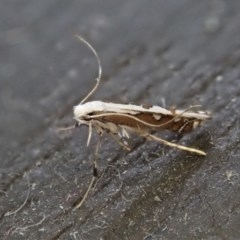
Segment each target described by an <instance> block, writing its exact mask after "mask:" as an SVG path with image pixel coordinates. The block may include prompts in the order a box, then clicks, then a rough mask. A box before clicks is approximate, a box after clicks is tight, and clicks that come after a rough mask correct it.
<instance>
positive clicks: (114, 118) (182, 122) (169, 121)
mask: <svg viewBox="0 0 240 240" xmlns="http://www.w3.org/2000/svg"><path fill="white" fill-rule="evenodd" d="M133 117H135V118H137V119H139V120H141V121H143V122H146V123H147V124H152V125H156V126H155V127H150V126H148V125H146V124H144V123H141V122H138V121H136V120H135V119H133V118H131V115H129V116H121V115H118V114H116V113H115V114H114V115H111V116H110V115H109V116H101V117H99V118H95V119H98V120H99V121H102V122H112V123H114V124H116V125H122V126H127V127H132V128H135V129H144V130H147V129H148V130H149V129H156V130H157V129H166V130H170V131H173V132H181V133H188V132H191V131H192V130H193V129H194V126H196V125H197V124H196V122H199V125H200V123H201V120H199V119H194V118H192V119H191V118H183V117H176V116H171V115H161V118H160V119H159V120H157V119H156V118H155V117H154V116H153V114H151V113H139V114H136V115H134V116H133ZM194 123H195V124H194Z"/></svg>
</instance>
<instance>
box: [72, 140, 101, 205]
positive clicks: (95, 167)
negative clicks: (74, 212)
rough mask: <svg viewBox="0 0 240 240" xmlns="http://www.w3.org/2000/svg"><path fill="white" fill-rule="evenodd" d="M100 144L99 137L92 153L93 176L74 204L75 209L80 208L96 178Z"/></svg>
mask: <svg viewBox="0 0 240 240" xmlns="http://www.w3.org/2000/svg"><path fill="white" fill-rule="evenodd" d="M100 144H101V138H99V140H98V143H97V145H96V149H95V153H94V159H93V176H92V179H91V182H90V183H89V185H88V188H87V191H86V192H85V194H84V196H83V198H82V200H81V201H80V202H79V203H78V204H77V205H76V206H75V209H78V208H80V207H81V206H82V205H83V203H84V202H85V200H86V199H87V197H88V195H89V192H90V191H91V189H92V187H93V185H94V183H95V181H96V179H97V176H98V171H97V159H98V151H99V147H100Z"/></svg>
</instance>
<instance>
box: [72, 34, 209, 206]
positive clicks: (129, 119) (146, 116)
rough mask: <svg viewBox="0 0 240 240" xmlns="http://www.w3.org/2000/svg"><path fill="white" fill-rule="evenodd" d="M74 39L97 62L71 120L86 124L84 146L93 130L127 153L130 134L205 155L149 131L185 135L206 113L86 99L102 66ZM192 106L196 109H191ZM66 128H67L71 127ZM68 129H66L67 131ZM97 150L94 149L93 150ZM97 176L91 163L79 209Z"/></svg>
mask: <svg viewBox="0 0 240 240" xmlns="http://www.w3.org/2000/svg"><path fill="white" fill-rule="evenodd" d="M77 38H78V39H79V40H80V41H82V42H83V43H85V44H86V45H87V46H88V47H89V49H90V50H91V51H92V52H93V54H94V55H95V57H96V59H97V62H98V77H97V79H96V80H97V83H96V85H95V86H94V88H93V89H92V90H91V91H90V92H89V93H88V94H87V96H86V97H85V98H84V99H83V100H82V101H81V102H80V103H79V104H78V105H77V106H75V107H74V110H73V112H74V119H75V120H76V121H77V123H76V124H75V125H74V126H73V127H79V126H81V125H87V126H88V128H89V134H88V139H87V146H88V145H89V143H90V139H91V136H92V130H93V129H95V130H96V131H97V132H98V134H99V135H100V136H102V135H103V134H104V133H108V134H110V135H111V136H112V137H113V139H115V140H116V141H117V142H118V143H119V144H120V145H121V146H122V147H124V148H125V149H127V150H130V147H129V145H128V143H127V139H128V138H129V137H130V133H131V132H134V133H136V134H138V135H139V136H142V137H145V138H146V139H147V140H152V141H156V142H159V143H162V144H164V145H167V146H170V147H174V148H178V149H181V150H185V151H188V152H192V153H196V154H199V155H203V156H205V155H206V153H205V152H204V151H202V150H198V149H196V148H191V147H187V146H183V145H180V144H175V143H172V142H169V141H166V140H164V139H161V138H159V137H156V136H155V135H153V134H151V133H150V132H151V131H158V130H170V131H174V132H179V133H188V132H191V131H192V130H194V129H195V128H197V127H198V126H200V125H201V124H202V122H204V121H205V120H207V119H209V118H210V114H209V113H208V112H203V111H191V109H192V108H194V106H193V107H190V108H188V109H186V110H177V109H170V110H168V109H165V108H162V107H159V106H144V105H140V106H139V105H132V104H118V103H108V102H102V101H91V102H86V100H87V99H88V98H89V97H90V96H91V95H92V94H93V93H94V92H95V91H96V89H97V88H98V85H99V83H100V80H101V75H102V67H101V62H100V59H99V56H98V54H97V52H96V50H95V49H94V48H93V46H92V45H91V44H90V43H89V42H87V41H86V40H85V39H83V38H82V37H80V36H77ZM195 107H196V106H195ZM73 127H70V128H73ZM68 129H69V128H68ZM97 148H98V147H97ZM96 175H97V169H96V162H95V163H94V176H93V179H92V181H91V183H90V185H89V188H88V190H87V192H86V193H85V195H84V197H83V199H82V200H81V202H80V203H78V204H77V206H76V208H79V207H80V206H81V205H82V203H83V202H84V200H85V199H86V197H87V195H88V193H89V191H90V189H91V187H92V186H93V183H94V180H95V178H96Z"/></svg>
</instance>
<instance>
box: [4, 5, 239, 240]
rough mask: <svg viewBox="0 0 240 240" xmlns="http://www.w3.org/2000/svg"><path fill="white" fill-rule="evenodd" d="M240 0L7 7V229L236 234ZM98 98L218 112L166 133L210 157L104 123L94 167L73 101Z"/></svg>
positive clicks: (89, 234) (49, 234)
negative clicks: (126, 141)
mask: <svg viewBox="0 0 240 240" xmlns="http://www.w3.org/2000/svg"><path fill="white" fill-rule="evenodd" d="M239 10H240V1H237V0H232V1H222V0H212V1H207V0H204V1H192V0H178V1H174V0H169V1H143V0H135V1H110V0H105V1H101V3H100V1H97V0H95V1H94V0H88V1H80V0H79V1H76V0H75V1H73V0H70V1H63V0H59V1H54V0H53V1H49V0H41V1H37V0H33V1H27V0H22V1H13V0H3V1H2V4H1V8H0V31H1V35H0V50H1V54H0V63H1V64H0V99H1V100H0V109H1V111H0V152H1V155H0V239H33V240H35V239H48V240H56V239H69V240H76V239H104V240H108V239H109V240H110V239H111V240H112V239H129V240H132V239H145V240H153V239H215V240H218V239H239V238H240V207H239V206H240V204H239V199H240V187H239V186H240V184H239V183H240V177H239V172H240V149H239V146H240V145H239V136H240V128H239V109H240V100H239V95H240V24H239V23H240V11H239ZM75 33H78V34H80V35H82V36H84V37H85V38H87V39H88V40H89V41H90V42H91V43H92V44H93V45H94V47H95V48H96V49H97V51H98V53H99V55H100V58H101V60H102V64H103V72H104V74H103V81H102V83H101V86H100V88H99V89H98V91H97V92H96V94H95V95H94V96H93V97H92V99H95V100H105V101H113V102H120V103H127V102H131V103H136V104H140V103H145V104H158V105H163V104H164V103H165V104H166V106H168V107H171V106H177V107H178V108H187V107H189V106H190V105H194V104H201V105H202V106H203V109H204V110H210V111H212V112H213V118H212V119H211V120H209V121H208V122H206V124H205V125H204V126H203V127H201V128H199V129H197V130H196V131H194V132H192V133H190V134H188V135H184V136H177V135H175V134H172V133H168V132H163V133H159V134H160V135H161V136H162V137H164V138H165V139H167V140H170V141H174V142H179V143H181V144H185V145H187V146H191V147H196V148H199V149H202V150H204V151H206V152H207V153H208V155H207V157H200V156H196V155H194V154H191V153H188V152H182V151H179V150H176V149H172V148H169V147H166V146H162V145H159V144H156V143H154V142H146V141H145V140H143V139H141V138H138V137H137V136H134V137H133V139H132V141H131V145H132V151H131V152H130V153H129V152H126V151H124V150H123V149H122V148H121V147H119V146H118V145H117V144H116V143H115V142H114V141H112V139H110V138H108V137H107V136H105V137H104V141H103V142H102V145H101V150H100V154H99V164H98V165H99V180H98V182H97V184H96V186H95V188H94V189H93V190H92V191H91V193H90V196H89V198H88V199H87V201H86V202H85V203H84V205H83V206H82V208H81V209H79V210H77V211H75V210H74V209H73V205H74V204H75V203H76V202H77V201H79V200H80V199H81V198H82V196H83V194H84V192H85V191H86V188H87V186H88V183H89V181H90V179H91V174H92V157H93V152H94V150H95V144H96V141H97V136H96V135H94V136H93V141H92V142H91V145H90V146H89V147H88V148H87V147H86V139H87V128H84V127H83V128H80V129H77V130H75V131H70V132H63V133H57V132H56V129H57V128H58V127H62V126H68V125H71V124H73V123H74V121H73V119H72V106H74V105H76V104H77V103H78V102H79V101H80V100H81V99H82V98H83V97H84V96H85V95H86V94H87V93H88V91H89V90H90V89H91V88H92V86H93V85H94V83H95V77H96V75H97V64H96V60H95V59H94V57H93V56H92V54H91V52H90V51H89V49H87V48H86V46H85V45H83V44H82V43H80V42H79V41H77V39H75V38H74V34H75Z"/></svg>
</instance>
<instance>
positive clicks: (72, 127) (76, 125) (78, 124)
mask: <svg viewBox="0 0 240 240" xmlns="http://www.w3.org/2000/svg"><path fill="white" fill-rule="evenodd" d="M79 126H80V123H79V122H76V123H75V124H74V125H72V126H69V127H60V128H57V129H56V131H57V132H61V131H69V130H72V129H74V128H77V127H79Z"/></svg>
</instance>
